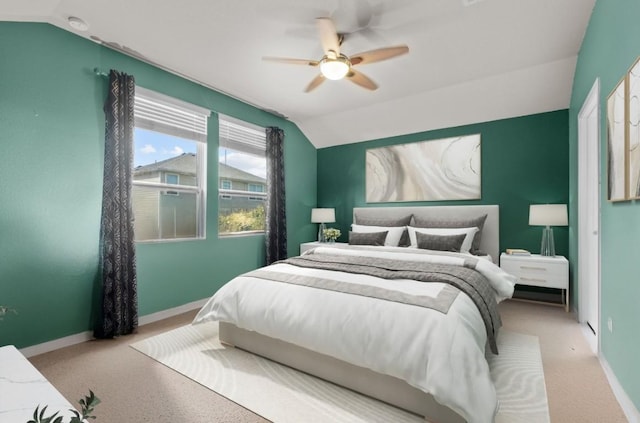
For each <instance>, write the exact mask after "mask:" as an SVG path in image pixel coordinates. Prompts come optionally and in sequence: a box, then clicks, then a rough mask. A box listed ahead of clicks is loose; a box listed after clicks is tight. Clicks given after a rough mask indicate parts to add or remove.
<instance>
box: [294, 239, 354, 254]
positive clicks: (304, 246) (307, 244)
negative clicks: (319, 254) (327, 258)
mask: <svg viewBox="0 0 640 423" xmlns="http://www.w3.org/2000/svg"><path fill="white" fill-rule="evenodd" d="M345 245H349V244H347V243H346V242H318V241H313V242H303V243H302V244H300V254H303V253H304V252H305V251H307V250H310V249H312V248H316V247H331V248H341V247H344V246H345Z"/></svg>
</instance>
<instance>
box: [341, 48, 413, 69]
mask: <svg viewBox="0 0 640 423" xmlns="http://www.w3.org/2000/svg"><path fill="white" fill-rule="evenodd" d="M408 52H409V47H407V46H395V47H385V48H379V49H376V50H369V51H365V52H362V53H358V54H354V55H353V56H351V57H350V58H349V60H350V61H351V64H352V65H366V64H367V63H374V62H380V61H382V60H387V59H391V58H392V57H396V56H400V55H401V54H406V53H408Z"/></svg>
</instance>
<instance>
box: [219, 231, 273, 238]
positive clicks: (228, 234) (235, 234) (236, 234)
mask: <svg viewBox="0 0 640 423" xmlns="http://www.w3.org/2000/svg"><path fill="white" fill-rule="evenodd" d="M255 235H264V231H242V232H226V233H224V234H218V238H239V237H245V236H255Z"/></svg>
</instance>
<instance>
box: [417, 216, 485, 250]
mask: <svg viewBox="0 0 640 423" xmlns="http://www.w3.org/2000/svg"><path fill="white" fill-rule="evenodd" d="M486 220H487V215H486V214H484V215H482V216H480V217H471V218H458V219H436V218H432V217H419V216H413V226H415V227H416V228H473V227H476V228H478V232H476V235H475V236H474V237H473V243H471V250H470V252H471V254H479V253H480V241H481V240H482V228H483V227H484V222H485V221H486Z"/></svg>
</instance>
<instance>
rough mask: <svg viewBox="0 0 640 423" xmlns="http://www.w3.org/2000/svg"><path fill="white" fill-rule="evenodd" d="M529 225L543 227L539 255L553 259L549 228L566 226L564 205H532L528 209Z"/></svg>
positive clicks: (553, 246) (551, 231)
mask: <svg viewBox="0 0 640 423" xmlns="http://www.w3.org/2000/svg"><path fill="white" fill-rule="evenodd" d="M529 225H531V226H545V228H544V229H543V231H542V243H541V244H540V255H541V256H550V257H555V255H556V248H555V245H554V242H553V229H551V226H567V225H568V218H567V205H566V204H532V205H531V206H530V208H529Z"/></svg>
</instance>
